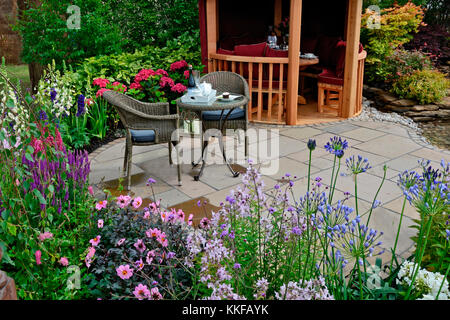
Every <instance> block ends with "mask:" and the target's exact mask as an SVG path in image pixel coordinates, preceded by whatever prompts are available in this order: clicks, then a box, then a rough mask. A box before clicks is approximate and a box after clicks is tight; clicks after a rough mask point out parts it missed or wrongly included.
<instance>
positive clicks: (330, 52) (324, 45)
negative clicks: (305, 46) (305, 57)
mask: <svg viewBox="0 0 450 320" xmlns="http://www.w3.org/2000/svg"><path fill="white" fill-rule="evenodd" d="M339 40H341V38H340V37H329V36H321V37H320V38H319V40H318V44H317V47H316V50H317V55H318V56H319V61H320V64H322V65H324V66H326V67H336V44H337V43H338V41H339Z"/></svg>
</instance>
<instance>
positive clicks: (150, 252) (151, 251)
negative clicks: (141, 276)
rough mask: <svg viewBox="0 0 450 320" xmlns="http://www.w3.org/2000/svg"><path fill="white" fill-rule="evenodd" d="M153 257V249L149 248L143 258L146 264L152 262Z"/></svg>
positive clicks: (154, 255) (154, 254)
mask: <svg viewBox="0 0 450 320" xmlns="http://www.w3.org/2000/svg"><path fill="white" fill-rule="evenodd" d="M154 257H156V253H155V250H150V251H149V252H148V253H147V257H146V258H145V261H146V262H147V264H152V262H153V258H154Z"/></svg>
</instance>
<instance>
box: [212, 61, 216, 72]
mask: <svg viewBox="0 0 450 320" xmlns="http://www.w3.org/2000/svg"><path fill="white" fill-rule="evenodd" d="M212 65H213V71H217V60H216V59H213V64H212Z"/></svg>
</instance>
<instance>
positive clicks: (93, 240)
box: [89, 236, 101, 247]
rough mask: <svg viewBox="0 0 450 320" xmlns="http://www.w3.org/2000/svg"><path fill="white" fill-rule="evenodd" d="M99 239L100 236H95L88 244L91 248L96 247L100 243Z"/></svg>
mask: <svg viewBox="0 0 450 320" xmlns="http://www.w3.org/2000/svg"><path fill="white" fill-rule="evenodd" d="M100 238H101V236H96V237H95V238H94V239H91V240H89V242H90V244H92V246H93V247H96V246H97V245H98V244H99V243H100Z"/></svg>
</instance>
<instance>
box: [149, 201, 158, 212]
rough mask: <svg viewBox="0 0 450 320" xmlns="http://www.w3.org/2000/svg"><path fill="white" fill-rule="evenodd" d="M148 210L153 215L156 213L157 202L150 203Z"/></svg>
mask: <svg viewBox="0 0 450 320" xmlns="http://www.w3.org/2000/svg"><path fill="white" fill-rule="evenodd" d="M149 207H150V208H149V209H150V210H151V211H152V212H153V213H156V212H157V211H158V209H159V200H158V201H156V202H152V203H150V204H149Z"/></svg>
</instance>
